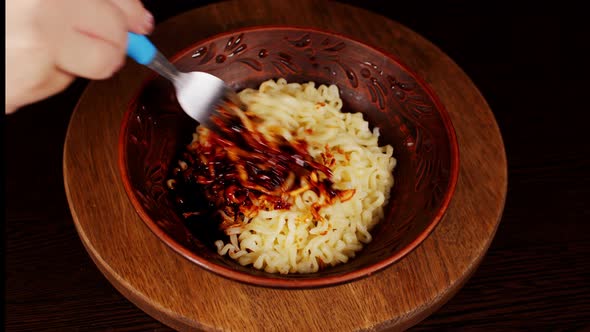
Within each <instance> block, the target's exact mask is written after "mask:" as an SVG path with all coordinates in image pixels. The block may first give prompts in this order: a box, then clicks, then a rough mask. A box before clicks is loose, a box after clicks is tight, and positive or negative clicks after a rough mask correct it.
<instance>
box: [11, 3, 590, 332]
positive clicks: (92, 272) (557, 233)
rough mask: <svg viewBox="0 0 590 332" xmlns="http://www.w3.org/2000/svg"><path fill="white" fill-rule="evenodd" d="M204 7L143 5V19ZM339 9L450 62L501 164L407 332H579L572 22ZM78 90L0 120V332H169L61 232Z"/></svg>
mask: <svg viewBox="0 0 590 332" xmlns="http://www.w3.org/2000/svg"><path fill="white" fill-rule="evenodd" d="M212 2H217V1H207V0H194V1H186V0H166V1H161V0H145V1H144V3H146V5H147V6H148V8H150V9H151V10H152V11H153V13H154V14H155V16H156V21H157V22H161V21H163V20H164V19H166V18H168V17H171V16H172V15H176V14H178V13H181V12H183V11H186V10H190V9H193V8H195V7H197V6H200V5H204V4H207V3H212ZM339 2H347V3H351V4H353V5H356V6H359V7H364V8H367V9H370V10H373V11H374V12H376V13H379V14H381V15H384V16H386V17H389V18H392V19H395V20H396V21H398V22H402V23H404V24H405V25H406V26H408V27H411V28H412V29H413V30H414V31H417V32H419V33H420V34H421V35H423V36H425V37H426V38H428V39H429V40H431V41H432V42H433V43H435V44H436V45H437V46H439V47H440V48H441V49H442V50H443V51H445V52H446V53H447V54H448V55H449V56H450V57H451V58H452V59H454V60H455V61H456V62H457V63H458V64H459V65H460V66H461V68H462V69H463V70H464V71H465V72H466V73H467V74H468V75H469V76H470V77H471V79H472V80H473V82H474V83H475V84H476V85H477V86H478V87H479V89H480V91H481V92H482V93H483V95H484V96H485V98H486V100H487V101H488V103H489V104H490V106H491V109H492V111H493V112H494V115H495V117H496V119H497V121H498V124H499V127H500V129H501V131H502V134H503V138H504V142H505V147H506V152H507V156H508V167H509V179H510V181H509V186H508V195H507V201H506V206H505V209H504V214H503V217H502V222H501V223H500V225H499V228H498V230H497V233H496V235H495V237H494V240H493V242H492V244H491V246H490V248H489V249H488V252H487V254H486V256H485V257H484V259H483V261H482V262H481V264H480V266H479V268H478V269H477V270H476V272H475V273H474V275H473V276H472V277H471V278H470V280H469V281H468V282H467V283H466V284H465V286H464V287H463V288H461V290H460V291H459V292H458V293H457V294H456V295H455V296H454V297H453V298H452V299H451V300H450V301H448V302H447V303H446V304H445V305H444V306H442V307H441V308H440V309H439V310H437V311H435V312H434V313H433V314H432V315H430V316H429V317H427V318H426V319H424V320H423V321H421V322H420V323H419V324H418V325H415V326H414V327H412V328H410V329H409V331H493V332H496V331H588V330H589V329H590V278H588V270H589V268H590V267H589V266H588V264H589V262H590V261H589V260H588V256H590V245H589V244H590V223H588V222H587V221H588V220H590V204H588V202H590V141H589V140H588V137H587V124H588V123H589V122H590V112H587V107H585V104H584V96H586V95H587V87H586V85H587V83H586V77H587V75H583V73H584V72H583V71H582V70H583V68H584V67H583V66H580V64H582V63H585V62H586V61H587V59H584V58H583V57H584V56H585V55H586V53H585V52H584V51H585V50H587V36H586V34H587V33H586V29H582V28H583V25H585V24H587V19H586V18H585V17H582V15H585V11H583V10H580V11H576V10H575V9H573V8H571V7H570V6H567V9H566V10H564V11H561V10H556V7H555V6H554V4H551V3H547V5H546V6H543V3H540V2H536V3H535V5H534V6H530V5H529V6H526V7H524V6H523V7H522V8H519V7H518V6H517V3H510V4H507V3H503V2H501V1H500V2H496V1H495V2H493V4H492V3H482V2H473V1H469V0H459V1H456V0H453V1H448V0H441V1H436V2H428V4H427V5H426V4H425V2H420V1H407V2H395V3H393V4H392V3H391V1H390V0H371V1H361V0H346V1H339ZM518 4H520V2H519V3H518ZM507 8H510V10H506V9H507ZM562 9H565V7H562ZM245 10H251V9H249V8H246V9H245ZM356 14H357V15H362V12H357V13H356ZM228 15H230V16H233V15H234V14H232V13H229V14H228ZM564 46H567V49H564V48H563V47H564ZM568 49H569V50H568ZM580 58H581V59H580ZM564 60H566V61H564ZM579 60H582V61H579ZM86 83H87V82H86V81H85V80H78V81H76V82H75V84H73V85H72V86H71V87H70V88H68V89H67V90H66V91H64V92H63V93H60V94H58V95H56V96H55V97H52V98H49V99H47V100H44V101H41V102H38V103H35V104H33V105H30V106H28V107H25V108H23V109H22V110H21V111H19V112H17V113H15V114H12V115H9V116H6V117H5V118H3V121H0V125H2V127H3V128H2V130H3V133H4V137H5V145H4V146H3V148H4V150H5V154H4V160H3V161H4V162H3V163H2V164H1V166H0V167H4V170H5V177H4V182H3V184H4V185H5V201H4V203H5V210H6V213H5V217H6V219H5V223H4V230H5V232H4V236H5V242H4V243H5V246H4V255H3V257H4V258H5V270H4V271H5V288H4V292H5V298H4V302H5V315H4V328H5V330H6V331H141V332H144V331H159V332H162V331H166V332H168V331H173V329H172V328H170V327H167V326H166V325H164V324H162V323H161V322H159V321H157V320H155V319H154V318H152V317H151V316H149V315H148V314H146V313H145V312H143V311H142V310H141V309H139V308H138V307H137V306H135V305H134V304H133V303H132V302H130V301H129V300H128V299H127V298H126V297H124V296H123V295H121V293H119V292H118V291H117V290H116V289H115V288H114V287H113V286H112V284H111V283H110V282H108V281H107V279H106V278H105V277H104V276H103V275H102V273H101V272H100V271H99V270H98V268H97V267H96V265H95V264H94V262H93V261H92V260H91V258H90V257H89V255H88V253H87V252H86V250H84V247H83V245H82V244H81V241H80V238H79V236H78V234H77V232H76V229H75V226H74V223H73V221H72V215H71V213H70V210H69V208H68V202H67V199H66V195H65V192H64V186H63V170H62V152H63V151H62V149H63V143H64V138H65V134H66V129H67V125H68V123H69V120H70V115H71V113H72V111H73V109H74V106H75V105H76V103H77V101H78V99H79V98H80V95H81V93H82V92H83V90H84V88H85V87H86Z"/></svg>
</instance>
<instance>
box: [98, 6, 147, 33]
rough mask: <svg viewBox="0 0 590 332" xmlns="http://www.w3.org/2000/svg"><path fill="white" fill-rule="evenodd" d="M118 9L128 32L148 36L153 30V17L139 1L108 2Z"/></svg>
mask: <svg viewBox="0 0 590 332" xmlns="http://www.w3.org/2000/svg"><path fill="white" fill-rule="evenodd" d="M109 1H111V2H112V3H113V5H115V6H116V7H118V8H119V9H120V10H121V11H122V12H123V14H124V15H125V18H126V20H127V28H128V29H129V31H132V32H135V33H139V34H142V35H149V34H150V33H152V30H154V17H153V16H152V14H151V13H150V12H149V11H148V10H147V9H145V8H144V7H143V4H142V3H141V2H140V1H139V0H109Z"/></svg>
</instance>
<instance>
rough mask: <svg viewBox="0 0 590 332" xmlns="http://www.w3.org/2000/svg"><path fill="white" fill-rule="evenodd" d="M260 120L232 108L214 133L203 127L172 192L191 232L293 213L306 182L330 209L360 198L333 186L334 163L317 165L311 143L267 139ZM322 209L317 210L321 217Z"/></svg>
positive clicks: (226, 110) (178, 171) (216, 123)
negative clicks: (268, 212) (337, 202)
mask: <svg viewBox="0 0 590 332" xmlns="http://www.w3.org/2000/svg"><path fill="white" fill-rule="evenodd" d="M260 121H261V119H259V118H257V117H256V116H255V115H253V114H250V113H248V112H242V111H240V110H236V109H235V108H232V107H226V108H224V109H220V110H219V112H218V114H217V116H215V117H214V118H213V121H212V122H213V124H214V125H213V128H212V129H213V130H209V129H205V128H200V129H199V134H200V136H201V137H200V139H199V140H198V141H196V142H193V143H191V144H189V145H188V146H187V147H186V149H185V150H183V151H182V152H181V153H180V156H179V160H181V162H180V165H182V166H178V167H174V168H173V171H172V174H171V176H170V179H171V180H170V181H169V188H170V192H171V193H172V195H173V197H174V200H175V202H176V204H177V206H178V207H179V209H180V212H181V213H182V215H183V216H184V217H185V218H186V219H187V220H188V221H190V223H191V225H189V228H191V229H195V228H199V229H201V230H202V231H205V230H206V231H208V232H215V230H214V229H216V230H218V231H224V232H225V231H227V230H228V229H229V228H232V227H236V226H238V227H239V225H241V224H242V223H243V221H244V218H245V217H254V216H255V215H256V214H257V213H258V211H260V210H263V209H264V210H273V209H274V210H276V209H279V210H280V209H289V208H290V207H291V205H292V202H293V198H294V197H293V196H294V193H297V192H300V191H301V190H300V189H301V186H302V183H305V186H306V187H308V188H306V189H311V190H313V191H315V193H316V194H317V195H318V197H320V196H322V195H323V196H324V197H325V201H326V202H327V203H326V204H330V203H331V202H332V201H333V199H335V198H336V197H338V198H339V199H341V200H347V199H350V197H352V195H354V190H337V189H335V188H334V187H333V182H332V180H331V177H332V171H331V170H330V168H329V166H330V163H327V165H325V164H324V163H326V162H325V161H324V163H320V162H317V161H315V160H313V158H312V157H311V156H310V155H309V153H308V152H307V143H306V142H305V141H303V140H297V141H287V140H286V139H284V138H283V137H282V136H278V135H276V136H273V137H272V139H267V138H266V137H264V136H263V135H262V134H261V133H260V132H259V131H258V130H257V124H258V123H260ZM326 159H327V158H326ZM302 179H305V181H302ZM292 194H293V195H292ZM321 207H322V206H319V205H317V206H316V205H314V207H312V214H313V215H314V216H316V218H321V216H319V212H318V211H319V209H321ZM198 223H207V224H208V226H205V225H199V224H198ZM195 224H196V225H195ZM204 228H206V229H204Z"/></svg>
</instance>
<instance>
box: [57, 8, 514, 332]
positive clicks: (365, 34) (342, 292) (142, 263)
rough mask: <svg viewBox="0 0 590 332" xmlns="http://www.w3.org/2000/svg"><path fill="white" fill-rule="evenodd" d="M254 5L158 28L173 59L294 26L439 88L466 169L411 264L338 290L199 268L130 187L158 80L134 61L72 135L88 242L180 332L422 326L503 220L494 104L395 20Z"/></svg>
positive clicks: (68, 154) (94, 87) (75, 206)
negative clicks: (126, 141)
mask: <svg viewBox="0 0 590 332" xmlns="http://www.w3.org/2000/svg"><path fill="white" fill-rule="evenodd" d="M248 4H249V5H251V6H252V7H251V8H256V10H252V11H244V10H242V7H241V6H242V5H243V4H242V3H240V2H235V1H229V2H221V3H218V4H214V5H211V6H207V7H203V8H199V9H196V10H194V11H190V12H188V13H186V14H183V15H182V16H179V17H176V18H174V19H173V20H170V21H167V22H165V23H163V24H162V25H161V26H159V27H158V29H157V31H156V33H155V34H154V35H153V40H154V41H155V42H156V43H157V45H159V47H160V48H161V49H162V51H163V52H164V53H165V54H170V55H171V54H174V53H176V52H178V51H180V50H181V49H183V48H185V47H186V46H187V45H190V44H192V43H194V42H195V41H198V40H200V39H202V38H205V37H207V36H209V35H212V34H215V33H219V32H223V31H226V30H228V29H232V28H236V27H241V26H248V25H261V24H278V23H289V24H296V25H310V26H316V27H320V28H325V29H330V30H333V31H336V32H341V33H345V34H349V35H351V36H353V37H357V38H361V39H363V40H365V41H366V42H367V43H369V44H373V45H378V46H380V47H382V48H384V49H386V50H388V51H389V52H391V53H393V54H397V55H398V56H399V57H400V58H401V59H402V61H403V62H404V63H405V64H406V65H408V66H409V67H410V68H412V69H414V71H416V72H417V73H418V75H420V76H421V77H423V78H424V79H425V80H426V82H427V83H428V84H430V86H431V87H432V88H433V90H434V91H435V93H436V94H437V95H438V96H439V98H440V99H441V101H442V102H443V104H444V105H446V107H447V109H448V111H449V113H450V115H451V118H452V121H453V124H454V126H455V129H456V131H457V136H458V140H459V147H460V153H461V173H460V177H459V182H458V185H457V190H456V194H455V197H454V198H453V201H452V203H451V206H450V208H449V211H448V213H447V215H446V217H445V219H444V220H443V221H442V222H441V224H440V225H439V226H438V227H437V229H436V230H435V232H434V233H433V234H432V235H431V236H430V237H429V238H428V239H427V240H426V241H425V242H424V243H423V244H422V245H421V246H420V247H419V248H418V249H416V250H415V251H414V252H412V253H411V254H410V255H409V256H408V257H407V259H404V260H403V261H401V262H400V263H398V264H396V265H394V266H393V267H391V268H389V269H387V270H385V271H383V272H381V273H378V274H375V275H374V276H371V277H369V278H366V279H363V280H360V281H357V282H354V283H349V284H345V285H341V286H337V287H330V288H322V289H315V290H299V291H293V290H276V289H268V288H260V287H253V286H247V285H243V284H239V283H235V282H232V281H229V280H226V279H223V278H220V277H218V276H215V275H213V274H211V273H208V272H206V271H204V270H202V269H200V268H198V267H196V266H194V265H191V264H190V263H189V262H188V261H186V260H184V259H183V258H182V257H180V256H178V255H177V254H176V253H174V252H172V251H171V250H170V249H168V248H167V247H166V246H165V245H164V244H162V243H160V242H159V241H158V239H157V238H156V237H155V236H154V235H153V234H152V233H150V231H149V230H148V229H147V228H146V227H145V226H144V224H143V223H142V222H141V220H140V219H139V217H138V216H137V214H136V213H135V211H134V210H133V208H132V206H131V204H130V203H129V201H128V199H127V196H126V194H125V192H124V190H123V187H122V184H121V181H120V175H119V173H118V169H117V166H116V165H117V150H116V149H117V138H118V130H119V125H120V122H121V118H122V116H123V113H124V111H125V109H126V105H127V103H128V102H129V100H130V98H131V96H132V94H133V93H134V92H135V91H136V89H137V88H138V87H139V85H140V84H141V81H142V78H145V77H146V75H147V74H149V73H148V71H147V70H146V69H144V68H140V67H139V66H137V65H134V64H129V65H128V66H127V67H126V68H125V69H124V70H123V71H122V72H121V73H119V74H117V75H116V76H115V77H113V78H112V79H110V80H108V81H103V82H92V83H90V84H89V85H88V87H87V89H86V91H85V92H84V94H83V95H82V97H81V99H80V102H79V104H78V105H77V107H76V110H75V112H74V114H73V115H72V118H71V122H70V126H69V130H68V134H67V137H66V143H65V148H64V165H63V170H64V180H65V187H66V193H67V196H68V199H69V203H70V210H71V213H72V216H73V219H74V223H75V225H76V228H77V231H78V233H79V235H80V238H81V240H82V243H83V245H84V246H85V247H86V249H87V251H88V252H89V253H90V255H91V257H92V259H93V260H94V262H95V263H96V265H97V266H98V267H99V268H100V270H101V271H102V272H103V274H104V275H105V276H106V277H107V278H108V279H109V281H110V282H111V283H112V284H113V285H114V286H115V287H116V288H117V289H118V290H119V291H120V292H121V293H122V294H123V295H125V296H126V297H127V298H128V299H130V300H131V301H132V302H133V303H135V304H136V305H137V306H139V307H140V308H141V309H143V310H144V311H146V312H147V313H149V314H150V315H151V316H153V317H154V318H156V319H158V320H160V321H162V322H164V323H165V324H167V325H169V326H171V327H173V328H175V329H179V330H191V329H205V330H216V329H219V330H236V331H237V330H243V329H244V328H246V329H248V330H260V331H262V330H265V329H269V328H270V329H272V330H306V331H348V330H366V329H394V330H402V329H406V328H408V327H410V326H413V325H415V324H416V323H418V322H420V321H421V320H422V319H424V318H425V317H427V316H428V315H430V314H431V313H432V312H434V311H435V310H436V309H438V308H439V307H440V306H441V305H443V304H444V303H445V302H446V301H447V300H449V299H450V298H451V297H452V296H453V295H454V294H455V293H456V292H457V291H458V290H459V289H460V288H461V287H462V286H463V284H464V283H465V282H466V281H467V279H468V278H469V277H470V276H471V274H472V273H473V272H474V271H475V270H476V268H477V267H478V265H479V263H480V262H481V260H482V258H483V257H484V255H485V253H486V250H487V248H488V247H489V245H490V242H491V240H492V238H493V236H494V234H495V232H496V229H497V226H498V224H499V221H500V217H501V213H502V209H503V207H504V200H505V195H506V184H507V171H506V159H505V154H504V146H503V142H502V139H501V136H500V132H499V130H498V127H497V125H496V122H495V119H494V117H493V114H492V112H491V110H490V108H489V106H488V105H487V103H486V101H485V99H484V98H483V97H482V95H481V94H480V92H479V91H478V89H477V88H476V87H475V86H474V84H473V83H472V82H471V81H470V79H469V78H468V77H467V75H466V74H465V73H464V72H463V71H462V70H461V69H460V68H459V67H458V66H457V65H456V64H455V63H454V62H453V61H452V60H451V59H450V58H449V57H447V56H446V55H445V54H443V53H442V52H441V51H440V50H439V49H438V48H436V47H435V46H434V45H433V44H431V43H430V42H428V41H427V40H425V39H424V38H422V37H420V36H419V35H417V34H416V33H414V32H412V31H411V30H409V29H407V28H405V27H403V26H401V25H400V24H398V23H396V22H394V21H391V20H388V19H385V18H384V17H382V16H379V15H376V14H373V13H370V12H367V11H363V10H359V9H357V8H354V7H351V6H347V5H342V4H337V3H334V2H318V1H300V2H295V3H289V4H288V6H287V5H286V3H284V2H276V1H267V0H257V1H250V2H249V3H248ZM312 8H313V10H311V9H312ZM344 18H346V19H344ZM171 36H173V38H171ZM105 96H109V98H105ZM285 299H288V301H286V300H285ZM294 313H296V314H294ZM327 317H329V319H327Z"/></svg>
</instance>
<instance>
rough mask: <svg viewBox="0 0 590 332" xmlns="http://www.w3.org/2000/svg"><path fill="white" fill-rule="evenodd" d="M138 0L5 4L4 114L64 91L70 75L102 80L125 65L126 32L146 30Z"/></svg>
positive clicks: (146, 17) (147, 20) (149, 24)
mask: <svg viewBox="0 0 590 332" xmlns="http://www.w3.org/2000/svg"><path fill="white" fill-rule="evenodd" d="M153 27H154V19H153V16H152V15H151V14H150V13H149V12H148V11H147V10H146V9H145V8H144V7H143V5H142V3H141V2H140V1H139V0H84V1H80V0H52V1H47V0H11V1H7V2H6V113H12V112H14V111H15V110H17V109H18V108H19V107H22V106H24V105H27V104H30V103H33V102H36V101H39V100H41V99H44V98H46V97H49V96H51V95H54V94H56V93H58V92H60V91H62V90H64V89H65V88H66V87H67V86H68V85H69V84H70V83H71V82H72V81H73V80H74V79H75V78H76V77H83V78H88V79H105V78H108V77H110V76H111V75H113V73H115V72H116V71H117V70H118V69H120V68H121V67H122V66H123V64H124V63H125V58H126V46H127V32H128V31H132V32H135V33H139V34H149V33H150V32H151V31H152V29H153Z"/></svg>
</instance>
